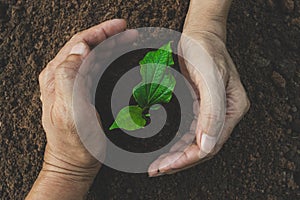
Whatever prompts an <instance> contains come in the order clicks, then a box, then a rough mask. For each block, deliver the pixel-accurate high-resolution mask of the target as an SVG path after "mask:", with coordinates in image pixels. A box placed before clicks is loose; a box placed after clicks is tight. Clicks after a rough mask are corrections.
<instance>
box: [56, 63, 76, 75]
mask: <svg viewBox="0 0 300 200" xmlns="http://www.w3.org/2000/svg"><path fill="white" fill-rule="evenodd" d="M78 70H79V65H78V63H77V62H74V61H70V60H68V61H65V62H63V63H62V64H60V65H59V66H58V67H57V68H56V69H55V77H58V78H59V77H61V78H66V79H73V78H75V77H76V76H77V74H78Z"/></svg>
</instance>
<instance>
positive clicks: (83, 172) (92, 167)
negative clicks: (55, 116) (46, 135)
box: [43, 145, 101, 181]
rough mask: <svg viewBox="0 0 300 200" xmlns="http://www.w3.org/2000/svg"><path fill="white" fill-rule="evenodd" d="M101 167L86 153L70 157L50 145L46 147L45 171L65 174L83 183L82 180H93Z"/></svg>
mask: <svg viewBox="0 0 300 200" xmlns="http://www.w3.org/2000/svg"><path fill="white" fill-rule="evenodd" d="M100 167H101V163H100V162H99V161H98V160H97V159H95V158H94V157H92V156H91V155H90V154H86V153H84V154H83V155H82V156H80V155H79V153H77V154H74V155H71V156H70V155H69V154H66V153H64V152H62V151H59V152H56V151H53V150H52V149H51V148H50V147H49V146H48V145H47V146H46V149H45V154H44V163H43V170H44V171H52V172H56V173H59V174H64V175H66V177H73V178H75V177H77V179H79V181H82V179H93V178H94V177H95V176H96V175H97V173H98V171H99V169H100Z"/></svg>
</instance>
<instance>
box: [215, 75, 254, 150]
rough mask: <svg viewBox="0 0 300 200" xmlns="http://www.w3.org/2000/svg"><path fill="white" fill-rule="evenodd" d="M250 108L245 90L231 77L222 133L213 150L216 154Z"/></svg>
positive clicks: (238, 81)
mask: <svg viewBox="0 0 300 200" xmlns="http://www.w3.org/2000/svg"><path fill="white" fill-rule="evenodd" d="M249 108H250V102H249V99H248V97H247V94H246V91H245V89H244V87H243V85H242V83H241V82H240V80H239V78H238V77H236V78H233V79H231V81H230V82H229V83H228V90H227V110H226V118H225V124H224V128H223V131H222V134H221V136H220V138H219V140H218V142H217V145H216V147H215V149H214V151H213V153H212V154H213V155H214V154H216V153H217V152H218V151H219V150H220V149H221V148H222V146H223V145H224V143H225V142H226V141H227V140H228V138H229V136H230V135H231V133H232V131H233V129H234V127H235V126H236V125H237V124H238V123H239V122H240V120H241V119H242V118H243V116H244V115H245V114H246V113H247V111H248V110H249Z"/></svg>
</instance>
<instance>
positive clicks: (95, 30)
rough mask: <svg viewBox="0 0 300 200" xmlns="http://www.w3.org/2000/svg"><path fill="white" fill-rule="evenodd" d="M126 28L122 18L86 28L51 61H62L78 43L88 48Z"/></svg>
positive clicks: (56, 63)
mask: <svg viewBox="0 0 300 200" xmlns="http://www.w3.org/2000/svg"><path fill="white" fill-rule="evenodd" d="M125 28H126V21H125V20H123V19H113V20H109V21H105V22H103V23H101V24H99V25H96V26H93V27H91V28H89V29H87V30H84V31H82V32H79V33H77V34H75V35H74V36H73V37H72V38H71V40H70V41H69V42H67V43H66V44H65V46H64V47H63V48H62V49H61V50H60V51H59V52H58V54H57V55H56V57H55V58H54V59H53V62H54V63H55V65H56V66H57V65H58V64H60V63H61V62H63V61H64V60H65V59H66V57H67V55H69V53H70V51H71V49H72V48H73V47H74V46H75V45H76V44H78V43H81V42H83V43H85V44H87V45H88V46H89V47H90V48H93V47H94V46H96V45H98V44H99V43H101V42H102V41H104V40H105V39H107V38H108V37H111V36H113V35H115V34H117V33H120V32H122V31H123V30H124V29H125Z"/></svg>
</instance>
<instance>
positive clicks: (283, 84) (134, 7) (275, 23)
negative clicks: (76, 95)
mask: <svg viewBox="0 0 300 200" xmlns="http://www.w3.org/2000/svg"><path fill="white" fill-rule="evenodd" d="M187 8H188V1H178V0H165V1H157V0H152V1H147V2H146V1H142V0H132V1H122V0H106V1H104V0H99V1H91V0H87V1H82V0H71V1H25V0H10V1H3V0H0V80H1V82H0V100H1V101H0V102H1V104H0V107H1V114H0V144H1V148H0V199H24V197H25V196H26V194H27V193H28V191H29V190H30V188H31V186H32V184H33V182H34V180H35V179H36V177H37V175H38V173H39V170H40V169H41V164H42V160H43V152H44V147H45V142H46V141H45V134H44V131H43V128H42V125H41V102H40V100H39V95H40V94H39V87H38V75H39V73H40V72H41V71H42V69H43V68H44V67H45V65H46V64H47V63H48V62H49V61H50V60H51V59H52V58H53V57H54V56H55V54H56V53H57V52H58V50H59V49H60V48H61V47H62V46H63V45H64V43H65V42H66V41H67V40H68V39H70V37H71V36H72V35H73V34H75V33H76V32H77V31H80V30H83V29H85V28H87V27H90V26H92V25H95V24H97V23H99V22H102V21H104V20H107V19H112V18H116V17H118V18H120V17H122V18H125V19H127V21H128V24H129V27H130V28H137V27H144V26H159V27H166V28H171V29H174V30H177V31H180V30H181V29H182V25H183V22H184V18H185V15H186V12H187ZM227 28H228V41H227V45H228V50H229V52H230V54H231V55H232V58H233V60H234V62H235V63H236V66H237V69H238V71H239V73H240V76H241V80H242V82H243V84H244V86H245V88H246V90H247V93H248V95H249V98H250V101H251V109H250V110H249V112H248V113H247V115H246V116H245V117H244V118H243V120H242V121H241V122H240V123H239V124H238V126H237V127H236V128H235V129H234V131H233V134H232V136H231V137H230V139H229V140H228V141H227V143H226V144H225V145H224V147H223V148H222V150H221V151H220V152H219V153H218V154H217V155H216V156H215V157H214V158H213V159H211V160H209V161H207V162H205V163H203V164H200V165H197V166H195V167H193V168H191V169H189V170H185V171H183V172H180V173H177V174H174V175H169V176H163V177H158V178H148V177H147V174H129V173H123V172H119V171H116V170H114V169H111V168H109V167H106V166H103V167H102V168H101V170H100V172H99V174H98V176H97V177H96V179H95V182H94V184H93V186H92V188H91V191H90V192H89V194H88V199H299V198H300V189H299V187H300V135H299V134H300V112H299V110H300V67H299V65H300V53H299V52H300V1H299V0H267V1H263V0H256V1H234V2H233V5H232V8H231V11H230V15H229V20H228V27H227Z"/></svg>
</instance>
